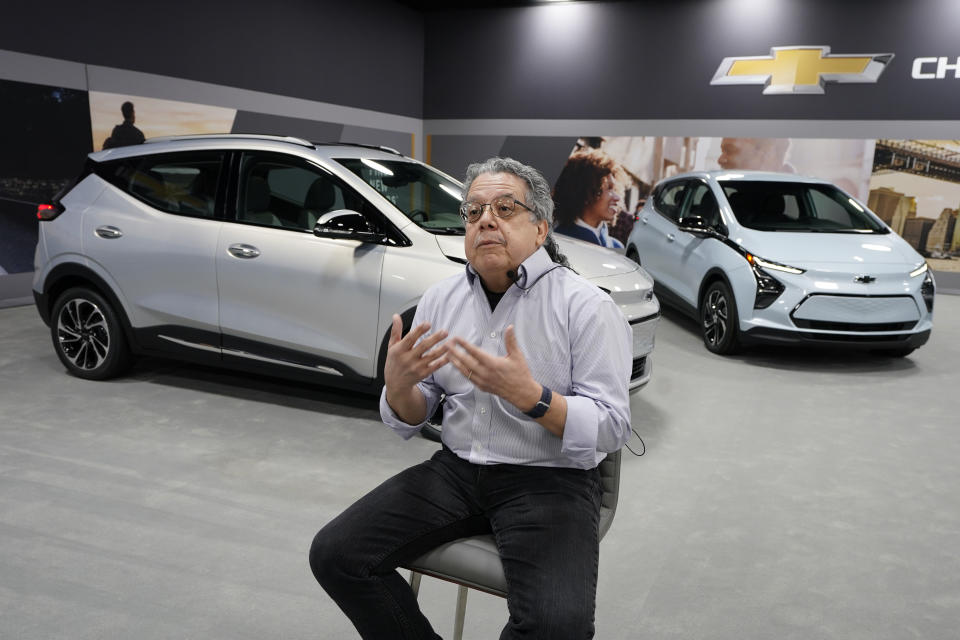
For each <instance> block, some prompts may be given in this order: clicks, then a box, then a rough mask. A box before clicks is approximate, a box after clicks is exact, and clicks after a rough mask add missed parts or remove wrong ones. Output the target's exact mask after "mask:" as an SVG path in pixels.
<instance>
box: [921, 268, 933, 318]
mask: <svg viewBox="0 0 960 640" xmlns="http://www.w3.org/2000/svg"><path fill="white" fill-rule="evenodd" d="M935 293H936V285H935V284H934V282H933V275H932V274H931V273H930V272H929V271H927V275H926V276H925V277H924V278H923V284H922V285H920V295H921V296H923V302H924V304H926V305H927V311H929V312H930V313H933V296H934V294H935Z"/></svg>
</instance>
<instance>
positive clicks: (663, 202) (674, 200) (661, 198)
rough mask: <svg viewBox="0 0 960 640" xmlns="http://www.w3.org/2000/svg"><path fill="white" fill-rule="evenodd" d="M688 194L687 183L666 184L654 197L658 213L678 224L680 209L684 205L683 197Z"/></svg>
mask: <svg viewBox="0 0 960 640" xmlns="http://www.w3.org/2000/svg"><path fill="white" fill-rule="evenodd" d="M686 192H687V183H686V182H683V181H680V182H671V183H669V184H665V185H664V186H663V187H661V188H660V190H659V191H658V192H657V194H656V195H655V196H654V200H653V204H654V205H655V206H656V208H657V211H659V212H660V213H662V214H663V215H665V216H667V217H668V218H670V219H671V220H673V221H674V222H677V221H679V219H680V207H681V206H682V205H683V196H684V194H686Z"/></svg>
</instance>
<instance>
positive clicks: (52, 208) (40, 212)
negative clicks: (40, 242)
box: [37, 204, 63, 220]
mask: <svg viewBox="0 0 960 640" xmlns="http://www.w3.org/2000/svg"><path fill="white" fill-rule="evenodd" d="M61 213H63V206H61V205H59V204H38V205H37V220H53V219H54V218H56V217H57V216H58V215H60V214H61Z"/></svg>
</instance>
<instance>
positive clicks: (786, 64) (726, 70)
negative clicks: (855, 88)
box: [710, 47, 893, 95]
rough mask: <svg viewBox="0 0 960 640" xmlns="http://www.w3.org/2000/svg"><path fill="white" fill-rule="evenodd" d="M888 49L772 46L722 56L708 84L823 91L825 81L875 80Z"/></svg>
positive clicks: (887, 57) (769, 90) (772, 91)
mask: <svg viewBox="0 0 960 640" xmlns="http://www.w3.org/2000/svg"><path fill="white" fill-rule="evenodd" d="M891 60H893V54H892V53H865V54H858V55H832V54H831V53H830V47H773V48H772V49H770V55H769V56H754V57H748V58H724V59H723V62H721V63H720V68H719V69H717V73H716V74H715V75H714V76H713V80H711V81H710V84H762V85H764V89H763V93H764V94H771V95H772V94H779V93H823V87H824V85H825V84H826V83H827V82H876V81H877V78H879V77H880V74H881V73H883V70H884V69H886V68H887V65H888V64H890V61H891Z"/></svg>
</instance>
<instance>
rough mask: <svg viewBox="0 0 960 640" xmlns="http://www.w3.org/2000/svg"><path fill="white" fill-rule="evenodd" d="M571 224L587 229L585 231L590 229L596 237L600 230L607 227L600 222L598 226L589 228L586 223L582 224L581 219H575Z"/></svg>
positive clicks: (604, 223)
mask: <svg viewBox="0 0 960 640" xmlns="http://www.w3.org/2000/svg"><path fill="white" fill-rule="evenodd" d="M573 223H574V224H576V225H579V226H581V227H585V228H587V229H590V231H593V232H594V233H595V234H597V236H598V237H599V235H600V230H601V229H605V228H606V226H607V223H606V222H605V221H602V222H600V224H598V225H597V226H595V227H591V226H590V225H588V224H587V223H586V222H584V221H583V219H582V218H577V219H575V220H574V221H573Z"/></svg>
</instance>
